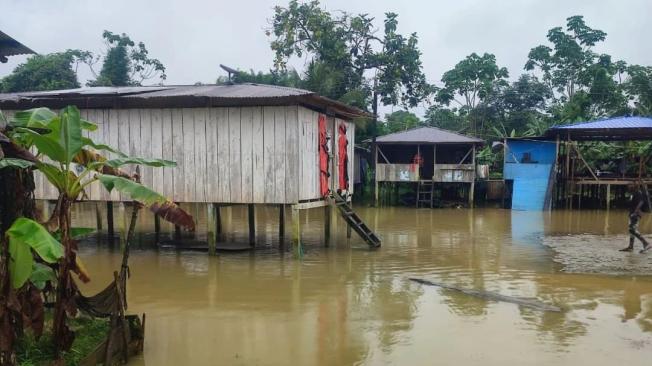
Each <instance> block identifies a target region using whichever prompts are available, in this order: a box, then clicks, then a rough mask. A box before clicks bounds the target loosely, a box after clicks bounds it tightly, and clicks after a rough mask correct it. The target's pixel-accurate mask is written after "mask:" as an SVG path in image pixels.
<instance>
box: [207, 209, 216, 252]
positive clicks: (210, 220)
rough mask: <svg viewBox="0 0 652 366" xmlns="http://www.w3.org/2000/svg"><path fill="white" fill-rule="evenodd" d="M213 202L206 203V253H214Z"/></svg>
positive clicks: (214, 226)
mask: <svg viewBox="0 0 652 366" xmlns="http://www.w3.org/2000/svg"><path fill="white" fill-rule="evenodd" d="M214 220H215V204H213V203H207V204H206V241H207V243H208V254H209V255H215V249H216V248H215V246H216V245H215V242H216V240H215V228H216V227H217V225H215V222H214Z"/></svg>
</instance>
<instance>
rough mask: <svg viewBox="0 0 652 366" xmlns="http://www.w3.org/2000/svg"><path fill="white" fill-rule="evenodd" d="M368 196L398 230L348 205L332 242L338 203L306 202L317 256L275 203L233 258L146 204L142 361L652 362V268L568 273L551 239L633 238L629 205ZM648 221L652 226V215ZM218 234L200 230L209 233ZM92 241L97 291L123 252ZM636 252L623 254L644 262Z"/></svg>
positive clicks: (234, 222) (309, 238)
mask: <svg viewBox="0 0 652 366" xmlns="http://www.w3.org/2000/svg"><path fill="white" fill-rule="evenodd" d="M188 209H189V210H190V211H191V212H193V213H194V215H195V216H196V217H197V218H198V221H199V225H198V227H206V222H205V215H204V212H205V208H202V207H201V206H189V207H188ZM356 210H357V211H358V212H359V214H360V215H361V216H362V217H363V218H364V220H365V221H366V222H367V223H368V224H369V226H370V227H372V228H373V229H374V230H375V231H376V232H377V233H378V234H379V235H380V236H381V237H382V240H383V247H382V248H381V249H380V250H377V251H370V250H369V249H367V248H366V245H365V244H364V243H363V242H362V240H360V239H359V238H357V237H356V236H355V233H354V234H353V235H354V236H353V238H351V239H350V240H347V239H346V230H345V227H344V225H343V224H342V222H341V221H340V220H339V219H337V220H334V221H333V222H334V227H333V235H332V237H333V239H332V244H331V246H330V247H329V248H324V247H323V244H322V243H323V226H322V225H323V224H322V222H323V220H322V218H323V217H322V213H323V211H322V210H321V209H314V210H311V211H309V212H308V213H307V214H306V213H303V214H302V218H301V220H302V230H303V234H304V243H305V256H304V258H303V260H301V261H297V260H295V259H294V257H293V255H292V253H291V252H290V251H289V250H290V249H285V250H281V249H279V242H278V235H277V224H278V223H277V218H278V210H277V209H275V208H260V209H257V212H256V219H257V221H256V222H257V230H258V242H259V247H260V249H258V250H256V251H253V252H241V253H222V254H220V255H219V256H217V257H209V256H207V255H206V253H203V252H191V251H185V252H177V251H171V250H157V249H155V247H154V246H153V241H154V236H153V235H152V234H151V232H152V231H153V218H152V217H151V216H150V215H149V214H145V215H142V217H141V218H140V220H139V231H140V234H139V242H138V244H137V248H136V249H135V250H134V252H133V254H132V256H131V258H130V264H131V269H132V275H133V276H132V278H131V279H130V280H129V287H128V296H129V305H130V311H133V312H146V313H147V334H146V348H145V354H144V356H142V357H141V358H140V359H137V360H134V361H133V362H132V363H133V364H135V365H138V364H149V365H214V364H224V365H290V364H294V365H351V364H364V365H386V364H392V365H432V364H459V365H511V364H519V365H547V364H564V365H571V364H573V365H577V364H591V365H613V364H614V362H622V363H626V364H628V365H649V364H650V362H652V361H651V360H652V279H651V278H650V277H649V276H645V275H640V274H639V275H637V276H633V275H631V274H630V275H620V276H607V275H600V274H571V273H566V272H564V270H568V268H567V267H568V266H567V265H566V266H564V265H563V261H560V260H557V261H555V260H554V259H556V258H557V257H556V256H558V255H559V253H558V252H557V251H554V250H553V249H551V248H550V247H549V246H546V245H543V244H544V243H545V242H546V241H550V240H558V239H556V238H564V240H571V241H572V240H573V238H574V237H577V238H578V240H586V238H587V237H589V238H591V237H595V238H605V237H608V238H610V239H609V240H607V242H606V243H603V244H601V245H607V246H609V245H611V246H612V247H613V248H612V249H613V250H616V249H618V248H619V247H621V246H622V245H623V243H625V240H626V236H625V233H626V224H627V222H626V215H625V214H624V213H622V212H618V211H612V212H610V213H608V212H602V211H595V212H593V211H592V212H564V211H557V212H553V213H540V212H535V213H529V212H516V211H509V210H499V209H475V210H430V209H419V210H415V209H412V208H391V207H390V208H381V209H373V208H357V209H356ZM222 215H223V218H224V226H225V229H226V231H227V232H228V233H229V234H228V235H227V237H226V240H229V241H232V240H239V241H243V242H246V240H247V239H246V238H247V227H246V210H244V209H241V208H238V207H232V208H226V209H223V212H222ZM289 216H290V215H286V217H288V218H289ZM94 217H95V216H94V206H93V205H89V204H85V205H83V206H82V207H80V208H79V209H78V211H76V213H75V217H74V219H75V221H76V222H77V223H78V225H82V226H94V225H95V222H94ZM650 221H652V220H650ZM288 224H289V223H288ZM286 227H289V225H287V226H286ZM163 229H164V230H165V231H166V233H164V235H163V238H162V239H166V240H167V239H171V238H172V234H171V233H172V231H173V229H172V227H170V226H167V225H163ZM642 231H643V232H644V233H645V232H647V233H650V232H652V227H651V225H650V222H646V223H645V225H643V226H642ZM204 238H205V233H204V232H201V231H199V232H198V233H197V236H196V238H195V240H203V239H204ZM582 238H584V239H582ZM187 240H189V238H187ZM591 242H592V241H591V240H588V243H587V245H589V246H590V245H591ZM288 247H289V245H287V246H286V248H288ZM610 249H611V248H610ZM81 251H82V256H83V258H84V260H85V262H86V263H87V267H89V269H90V270H91V272H92V273H93V274H94V278H93V281H92V282H91V284H90V285H88V286H84V291H86V292H88V293H91V292H93V291H97V290H98V289H100V288H101V287H102V285H103V284H105V283H107V282H108V281H109V280H110V278H111V273H112V271H113V270H115V269H117V268H118V263H119V260H120V253H119V252H118V251H116V250H112V249H111V248H110V247H109V246H108V245H107V244H105V243H104V242H102V241H101V240H100V242H99V243H98V242H97V241H96V240H95V239H94V238H89V239H88V240H86V241H85V242H84V243H83V245H82V249H81ZM628 256H629V254H624V255H622V256H621V257H622V259H623V260H624V261H627V260H631V259H628V258H630V257H628ZM647 258H648V260H652V259H650V258H652V254H650V255H648V257H647ZM595 260H600V258H599V257H597V258H596V259H595ZM557 262H560V263H562V264H558V263H557ZM571 269H572V268H571ZM408 277H421V278H426V279H431V280H436V281H441V282H445V283H448V284H452V285H457V286H463V287H469V288H474V289H478V290H486V291H492V292H499V293H501V294H504V295H511V296H520V297H531V298H537V299H539V300H541V301H544V302H547V303H551V304H555V305H558V306H561V307H563V308H565V309H566V311H565V312H563V313H561V314H558V313H542V312H539V311H535V310H531V309H525V308H519V307H518V306H516V305H514V304H507V303H497V302H491V301H486V300H482V299H478V298H474V297H469V296H467V295H464V294H459V293H453V292H451V291H447V290H442V289H438V288H435V287H426V286H423V285H420V284H417V283H413V282H410V281H409V280H407V278H408Z"/></svg>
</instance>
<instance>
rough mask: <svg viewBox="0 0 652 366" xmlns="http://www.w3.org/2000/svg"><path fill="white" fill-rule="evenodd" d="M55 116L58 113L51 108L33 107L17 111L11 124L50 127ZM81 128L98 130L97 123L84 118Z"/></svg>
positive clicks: (13, 125) (40, 127)
mask: <svg viewBox="0 0 652 366" xmlns="http://www.w3.org/2000/svg"><path fill="white" fill-rule="evenodd" d="M55 117H57V114H56V113H54V112H53V111H51V110H50V109H49V108H45V107H41V108H32V109H28V110H26V111H20V112H16V114H15V115H14V117H13V119H12V120H11V122H10V124H11V126H12V127H27V128H35V129H49V124H50V122H52V120H53V119H54V118H55ZM81 128H82V129H84V130H88V131H95V130H97V125H96V124H95V123H92V122H89V121H86V120H83V119H82V120H81Z"/></svg>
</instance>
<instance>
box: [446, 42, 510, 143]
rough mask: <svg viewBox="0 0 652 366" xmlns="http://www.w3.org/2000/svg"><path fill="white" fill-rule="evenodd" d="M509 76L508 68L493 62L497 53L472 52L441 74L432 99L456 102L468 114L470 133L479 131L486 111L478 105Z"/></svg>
mask: <svg viewBox="0 0 652 366" xmlns="http://www.w3.org/2000/svg"><path fill="white" fill-rule="evenodd" d="M508 76H509V73H508V71H507V69H506V68H505V67H500V66H498V65H497V64H496V56H494V55H492V54H490V53H485V54H483V55H482V56H480V55H478V54H476V53H472V54H470V55H469V56H467V57H466V58H465V59H464V60H462V61H460V62H458V63H457V64H456V65H455V67H454V68H453V69H451V70H448V71H446V72H445V73H444V75H443V76H442V78H441V80H442V82H443V84H444V86H443V87H442V88H441V89H439V90H438V91H437V94H436V97H435V100H436V101H437V102H438V103H441V104H443V105H446V106H448V105H450V103H451V102H455V103H456V104H458V106H459V109H460V110H461V111H464V113H465V114H466V115H467V117H468V122H469V126H470V129H471V133H473V134H474V135H478V133H480V134H482V132H483V130H484V123H485V120H486V117H487V115H486V114H487V113H486V112H487V110H486V108H483V109H482V110H478V109H477V108H478V106H479V105H480V104H481V103H482V102H484V101H485V100H487V98H488V97H489V96H490V95H491V94H492V93H494V92H495V91H496V90H498V89H499V88H501V87H505V86H507V85H508V82H507V77H508Z"/></svg>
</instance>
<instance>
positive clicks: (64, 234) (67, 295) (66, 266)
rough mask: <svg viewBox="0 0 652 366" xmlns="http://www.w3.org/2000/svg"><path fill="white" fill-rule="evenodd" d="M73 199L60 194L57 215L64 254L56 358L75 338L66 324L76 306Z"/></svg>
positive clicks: (56, 314) (56, 318) (56, 313)
mask: <svg viewBox="0 0 652 366" xmlns="http://www.w3.org/2000/svg"><path fill="white" fill-rule="evenodd" d="M71 206H72V201H71V200H70V199H69V198H68V197H67V196H66V195H65V194H60V195H59V200H58V202H57V206H56V208H55V215H57V216H58V218H59V230H60V232H61V244H63V247H64V255H63V258H62V259H61V261H59V280H58V284H57V299H56V303H55V305H54V322H53V328H54V329H53V333H54V337H53V340H54V350H55V354H54V356H55V359H59V358H60V357H61V351H67V350H68V349H70V346H71V345H72V341H73V340H74V333H73V332H72V331H71V330H70V329H69V328H68V326H67V324H66V315H67V313H71V314H74V313H75V312H76V306H75V302H74V295H75V289H74V284H73V283H72V278H71V276H70V270H71V269H72V268H73V265H74V263H75V257H74V256H75V252H73V248H72V240H71V237H70V208H71Z"/></svg>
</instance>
